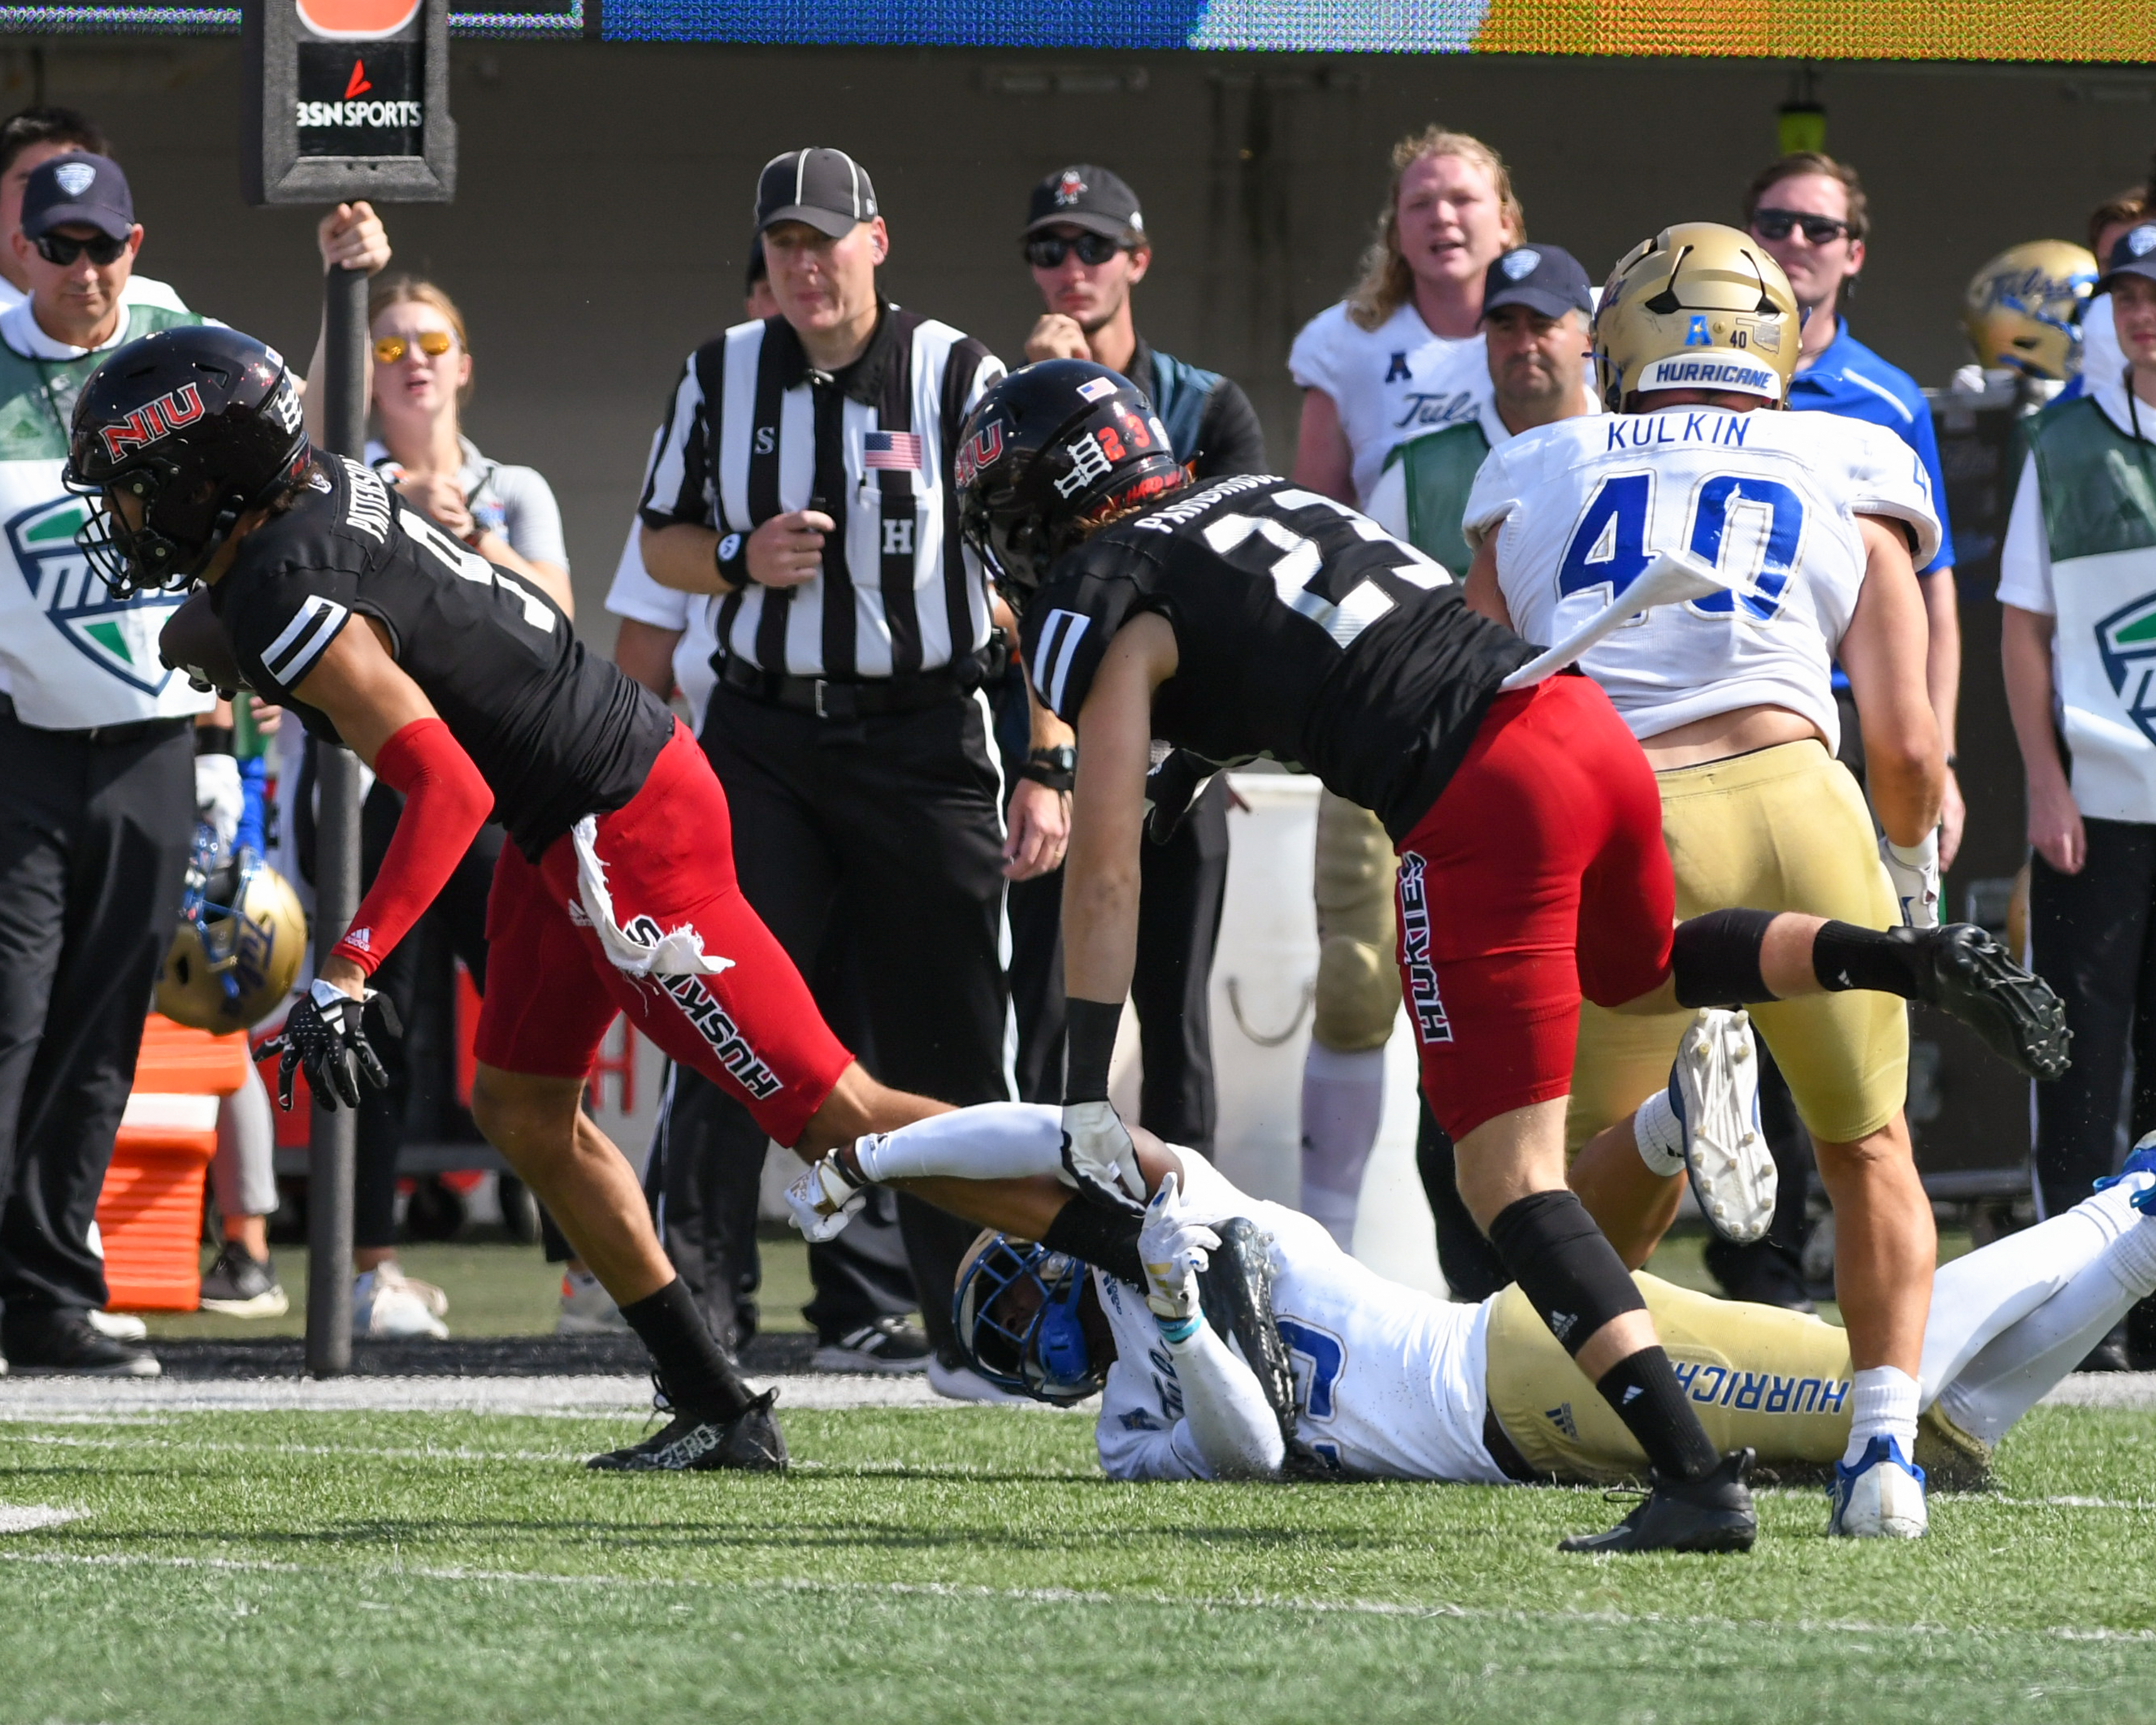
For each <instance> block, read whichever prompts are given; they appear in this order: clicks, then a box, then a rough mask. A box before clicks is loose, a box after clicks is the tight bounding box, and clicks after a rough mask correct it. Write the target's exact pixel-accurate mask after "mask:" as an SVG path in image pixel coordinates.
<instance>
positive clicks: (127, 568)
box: [62, 324, 313, 599]
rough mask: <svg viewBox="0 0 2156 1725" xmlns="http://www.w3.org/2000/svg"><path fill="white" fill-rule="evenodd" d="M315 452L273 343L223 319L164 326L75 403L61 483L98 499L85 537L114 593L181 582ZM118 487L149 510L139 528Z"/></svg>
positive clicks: (117, 359) (98, 376)
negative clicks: (117, 504) (117, 507)
mask: <svg viewBox="0 0 2156 1725" xmlns="http://www.w3.org/2000/svg"><path fill="white" fill-rule="evenodd" d="M311 454H313V451H312V450H311V449H310V448H309V446H308V443H307V434H306V433H305V431H304V430H303V429H301V424H300V397H299V392H298V391H297V390H295V388H293V387H292V377H291V373H290V371H289V370H288V369H287V367H286V366H285V362H284V359H283V357H281V356H280V355H279V354H278V352H276V350H275V349H274V348H270V347H264V346H263V344H262V343H261V342H259V341H256V340H255V339H254V337H253V336H243V335H242V334H240V332H239V331H238V330H233V329H225V328H223V327H222V326H218V325H215V324H200V325H193V326H183V327H180V328H175V329H169V330H160V331H157V333H156V334H155V335H151V336H143V337H142V338H141V340H140V341H130V342H129V343H128V344H127V345H126V347H123V348H121V350H120V351H119V352H117V353H115V354H114V355H113V356H112V357H111V358H110V359H108V360H107V361H105V363H104V364H103V365H101V366H100V367H98V368H97V369H96V371H95V372H92V373H91V374H90V381H89V382H86V383H85V384H84V385H83V387H82V393H81V394H80V396H79V397H77V398H76V400H75V404H74V429H73V431H72V433H71V434H70V435H69V440H68V459H67V470H66V471H65V473H64V475H62V480H63V482H64V484H65V485H66V486H67V488H68V490H70V491H74V492H76V493H78V494H80V495H84V496H86V497H90V498H92V499H94V500H95V503H94V505H93V506H92V508H91V511H90V520H89V521H87V522H85V524H84V526H83V529H82V531H81V532H80V533H79V534H78V535H77V536H76V542H77V543H78V544H80V546H81V547H82V550H83V553H84V555H85V557H88V558H89V560H90V567H91V568H92V569H94V570H95V571H96V572H97V575H98V578H99V579H100V580H101V581H103V582H104V583H105V585H106V586H107V587H109V588H111V589H112V592H113V594H114V596H115V598H123V599H124V598H133V597H134V595H136V593H144V592H147V591H150V590H151V589H153V588H168V589H174V590H177V589H179V588H184V587H186V586H187V583H189V582H190V581H192V580H193V578H195V577H196V576H197V575H198V574H199V573H200V572H201V571H202V567H203V564H205V563H207V562H208V561H209V559H210V556H211V554H212V553H213V552H215V551H216V550H217V548H218V546H220V545H222V544H223V542H224V538H225V536H226V535H227V534H228V533H229V532H230V531H232V524H233V523H234V521H238V520H239V517H240V516H241V515H242V514H244V512H245V511H248V510H249V509H252V508H254V506H256V505H258V504H260V503H265V502H267V501H269V499H270V498H272V497H274V496H275V495H277V493H278V492H279V491H280V490H282V489H283V488H284V487H285V485H289V484H290V483H291V481H292V480H295V479H297V478H298V477H299V475H300V473H301V472H302V471H303V470H305V466H306V464H307V461H308V459H310V457H311ZM115 494H125V495H127V496H129V497H131V498H133V499H134V500H135V501H136V503H137V504H138V505H139V506H140V507H141V521H140V525H138V526H135V527H132V528H130V527H129V526H127V524H126V522H125V521H122V520H121V518H120V516H119V515H118V514H117V513H116V512H115V511H114V509H113V506H112V500H113V497H114V495H115Z"/></svg>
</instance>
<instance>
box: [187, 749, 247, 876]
mask: <svg viewBox="0 0 2156 1725" xmlns="http://www.w3.org/2000/svg"><path fill="white" fill-rule="evenodd" d="M246 805H247V793H246V790H245V789H244V788H243V787H242V785H241V784H240V782H239V762H237V761H235V760H234V759H233V757H231V756H230V755H197V756H196V757H195V819H197V820H198V821H200V822H201V823H202V824H203V825H204V826H207V827H208V828H209V829H210V830H211V831H212V832H213V833H215V834H217V848H218V855H220V856H223V855H230V854H231V850H232V842H233V840H234V839H235V838H237V837H238V836H239V816H240V813H241V811H242V810H243V809H244V808H245V807H246Z"/></svg>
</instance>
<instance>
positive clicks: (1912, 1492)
mask: <svg viewBox="0 0 2156 1725" xmlns="http://www.w3.org/2000/svg"><path fill="white" fill-rule="evenodd" d="M1827 1501H1828V1511H1827V1518H1826V1531H1827V1532H1828V1534H1829V1535H1830V1536H1831V1537H1834V1538H1841V1539H1921V1538H1923V1537H1924V1529H1925V1528H1926V1527H1928V1526H1930V1525H1931V1516H1930V1512H1929V1511H1928V1509H1927V1508H1926V1507H1925V1504H1924V1471H1923V1469H1922V1468H1921V1467H1919V1466H1917V1464H1916V1463H1915V1462H1913V1461H1910V1460H1909V1458H1908V1457H1907V1456H1906V1455H1903V1454H1902V1446H1901V1445H1900V1444H1898V1443H1897V1442H1896V1441H1895V1440H1893V1439H1892V1438H1890V1437H1876V1438H1874V1439H1872V1440H1871V1442H1870V1443H1869V1444H1867V1445H1865V1449H1864V1455H1863V1459H1862V1460H1861V1461H1858V1463H1857V1464H1856V1466H1855V1467H1851V1466H1847V1465H1846V1464H1845V1463H1843V1462H1840V1461H1837V1462H1835V1465H1834V1483H1833V1484H1832V1485H1831V1486H1828V1487H1827Z"/></svg>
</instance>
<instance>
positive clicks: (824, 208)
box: [756, 148, 876, 239]
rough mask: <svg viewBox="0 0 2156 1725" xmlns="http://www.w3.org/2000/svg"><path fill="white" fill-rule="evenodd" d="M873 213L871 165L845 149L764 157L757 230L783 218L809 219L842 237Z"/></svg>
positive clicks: (821, 231)
mask: <svg viewBox="0 0 2156 1725" xmlns="http://www.w3.org/2000/svg"><path fill="white" fill-rule="evenodd" d="M875 213H876V195H875V187H874V186H872V185H870V183H869V177H868V173H867V171H866V170H865V169H864V168H863V167H861V165H860V163H859V162H856V161H855V160H854V158H853V157H850V156H849V155H847V154H846V152H845V151H844V150H819V149H813V148H812V149H807V150H788V151H787V152H786V153H785V154H784V155H783V156H774V157H772V158H771V160H770V161H768V162H766V163H764V165H763V172H762V174H760V175H759V176H757V182H756V231H757V233H758V234H762V232H763V231H764V230H765V229H766V228H769V227H772V226H773V225H774V224H775V223H779V222H806V223H808V225H809V226H810V227H811V228H814V229H815V230H816V231H817V232H818V233H819V234H829V235H830V236H831V238H832V239H844V237H845V236H846V235H847V234H850V233H852V232H853V230H854V229H855V227H857V226H858V225H859V224H860V223H863V222H867V221H873V220H874V219H875Z"/></svg>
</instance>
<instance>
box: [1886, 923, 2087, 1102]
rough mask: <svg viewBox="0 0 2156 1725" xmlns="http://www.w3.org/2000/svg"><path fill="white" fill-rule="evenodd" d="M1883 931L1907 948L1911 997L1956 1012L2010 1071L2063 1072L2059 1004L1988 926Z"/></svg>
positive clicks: (2067, 1033)
mask: <svg viewBox="0 0 2156 1725" xmlns="http://www.w3.org/2000/svg"><path fill="white" fill-rule="evenodd" d="M1887 933H1888V934H1889V935H1891V936H1892V937H1893V938H1894V939H1896V940H1897V941H1899V942H1902V945H1904V946H1905V947H1909V948H1910V949H1911V952H1910V956H1911V957H1912V958H1914V959H1915V961H1916V965H1917V990H1918V992H1917V999H1919V1000H1921V1001H1922V1002H1923V1003H1924V1004H1926V1005H1927V1006H1936V1007H1938V1009H1939V1010H1940V1011H1942V1012H1944V1013H1947V1014H1950V1015H1952V1016H1953V1017H1954V1018H1958V1019H1960V1020H1961V1021H1962V1023H1963V1024H1967V1025H1968V1026H1969V1029H1972V1030H1974V1031H1975V1032H1976V1034H1978V1035H1979V1036H1981V1037H1982V1038H1983V1039H1984V1041H1985V1042H1986V1043H1987V1044H1989V1046H1990V1048H1991V1050H1992V1052H1993V1053H1994V1054H1996V1055H1998V1056H1999V1058H2000V1059H2001V1060H2005V1062H2006V1063H2007V1064H2008V1065H2010V1066H2012V1067H2013V1068H2014V1069H2015V1070H2016V1071H2019V1072H2022V1073H2025V1074H2026V1075H2027V1076H2030V1077H2031V1078H2037V1079H2043V1080H2046V1081H2048V1080H2051V1079H2054V1078H2058V1077H2061V1076H2064V1074H2065V1072H2066V1068H2067V1066H2068V1065H2071V1060H2070V1058H2069V1056H2068V1055H2067V1052H2066V1045H2067V1044H2068V1043H2069V1042H2071V1040H2073V1033H2072V1032H2071V1030H2069V1029H2067V1028H2066V1007H2065V1005H2064V1004H2062V1003H2061V1001H2060V999H2059V997H2058V996H2057V995H2056V994H2055V993H2052V992H2051V984H2050V983H2047V982H2046V981H2045V980H2044V979H2043V978H2041V977H2040V976H2038V975H2036V974H2035V973H2034V972H2032V971H2029V970H2025V969H2024V968H2022V967H2021V966H2020V965H2019V964H2017V963H2015V962H2014V960H2013V958H2012V957H2010V956H2009V954H2008V952H2007V951H2006V948H2005V947H2002V946H2000V945H1999V942H1997V941H1996V940H1994V939H1993V938H1992V937H1991V936H1990V935H1989V934H1988V933H1986V932H1984V930H1983V929H1981V928H1979V927H1977V926H1976V925H1975V924H1974V922H1949V923H1947V924H1945V925H1944V926H1943V927H1938V928H1892V929H1889V930H1887Z"/></svg>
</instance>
